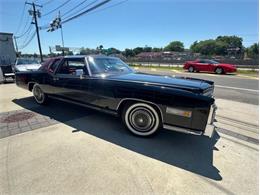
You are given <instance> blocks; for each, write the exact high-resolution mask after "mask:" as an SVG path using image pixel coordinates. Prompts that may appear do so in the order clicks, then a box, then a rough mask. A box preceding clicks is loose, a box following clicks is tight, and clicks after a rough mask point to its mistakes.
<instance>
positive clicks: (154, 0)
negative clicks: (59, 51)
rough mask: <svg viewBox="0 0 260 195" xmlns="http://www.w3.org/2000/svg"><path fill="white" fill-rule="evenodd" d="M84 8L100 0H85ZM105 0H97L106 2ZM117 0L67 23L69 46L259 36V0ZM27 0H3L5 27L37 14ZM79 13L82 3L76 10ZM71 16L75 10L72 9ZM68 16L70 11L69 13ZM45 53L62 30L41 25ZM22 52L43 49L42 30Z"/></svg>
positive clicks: (0, 22) (49, 3) (14, 28)
mask: <svg viewBox="0 0 260 195" xmlns="http://www.w3.org/2000/svg"><path fill="white" fill-rule="evenodd" d="M27 1H28V2H30V0H27ZM34 1H35V3H37V4H40V5H43V7H42V8H40V12H41V14H42V15H44V14H46V13H48V12H49V11H51V10H53V9H55V8H56V7H58V6H60V5H61V4H63V3H64V2H66V1H68V0H34ZM83 1H84V0H70V1H68V2H67V3H66V4H65V5H64V6H62V7H61V8H60V9H59V10H60V12H61V15H63V14H64V13H65V12H67V11H68V10H70V9H72V8H73V7H74V6H75V5H77V4H79V3H80V2H83ZM85 1H86V2H85V3H84V4H82V6H81V7H79V8H78V9H81V8H83V6H84V5H87V4H88V3H91V2H93V1H94V0H85ZM101 1H103V0H97V2H101ZM122 1H123V0H112V1H111V2H109V3H108V4H106V5H104V6H103V7H101V8H99V9H97V10H99V11H94V12H90V13H88V14H86V15H83V16H81V17H79V18H77V19H75V20H72V21H70V22H68V23H66V24H64V25H63V34H64V44H65V46H66V47H78V48H80V47H88V48H96V47H97V46H99V45H103V46H104V48H109V47H115V48H118V49H120V50H124V49H125V48H135V47H138V46H141V47H144V46H146V45H147V46H150V47H165V46H166V45H167V44H168V43H169V42H171V41H175V40H178V41H182V42H183V43H184V46H185V48H189V47H190V45H191V44H192V43H193V42H194V41H196V40H205V39H214V38H216V37H217V36H219V35H237V36H240V37H242V38H243V40H244V41H243V44H244V45H245V46H249V45H252V44H253V43H255V42H258V34H259V31H258V30H259V16H258V14H259V5H258V0H127V1H125V2H123V3H121V4H119V5H117V6H112V7H110V8H107V9H103V8H105V7H108V6H111V5H114V4H117V3H119V2H122ZM24 3H25V0H0V32H9V33H14V34H15V35H16V36H19V35H21V34H23V32H24V31H26V30H27V27H28V26H29V25H27V26H26V25H25V24H26V23H27V21H29V20H30V19H31V16H29V14H28V10H29V9H31V6H30V5H26V6H25V11H24V12H23V8H24ZM75 13H79V11H78V10H77V9H76V10H74V11H72V12H71V13H70V14H72V15H74V14H75ZM57 14H58V10H57V11H55V12H53V13H51V14H49V15H46V16H42V17H41V18H39V21H38V22H39V26H44V25H46V24H49V23H50V21H51V20H53V19H54V18H55V16H57ZM67 16H69V14H68V15H67ZM63 18H64V17H63ZM34 30H35V27H34V26H32V29H31V31H29V32H28V33H26V34H25V36H23V37H21V38H20V39H18V40H17V41H18V47H23V45H24V43H26V40H29V39H30V37H31V36H32V34H33V32H34ZM40 39H41V44H42V50H43V53H45V54H47V53H49V46H52V47H53V46H55V45H61V32H60V30H56V31H54V32H46V30H41V31H40ZM22 53H39V52H38V45H37V39H36V36H35V37H34V39H33V40H32V41H31V42H30V44H29V45H28V46H27V47H25V48H24V49H22Z"/></svg>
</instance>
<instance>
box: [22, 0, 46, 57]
mask: <svg viewBox="0 0 260 195" xmlns="http://www.w3.org/2000/svg"><path fill="white" fill-rule="evenodd" d="M26 4H29V5H31V6H32V8H33V10H29V14H30V15H32V16H33V19H34V23H33V24H35V29H36V34H37V40H38V46H39V52H40V57H41V62H43V58H42V48H41V41H40V34H39V27H38V21H37V17H41V13H40V11H39V10H36V6H37V7H42V6H41V5H37V4H35V3H34V2H33V3H28V2H26Z"/></svg>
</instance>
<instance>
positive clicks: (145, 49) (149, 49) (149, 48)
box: [143, 46, 152, 52]
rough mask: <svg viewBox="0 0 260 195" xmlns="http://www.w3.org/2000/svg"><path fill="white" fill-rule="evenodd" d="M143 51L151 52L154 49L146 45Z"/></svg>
mask: <svg viewBox="0 0 260 195" xmlns="http://www.w3.org/2000/svg"><path fill="white" fill-rule="evenodd" d="M143 51H144V52H151V51H152V47H148V46H145V47H144V48H143Z"/></svg>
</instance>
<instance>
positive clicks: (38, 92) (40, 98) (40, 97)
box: [32, 84, 48, 104]
mask: <svg viewBox="0 0 260 195" xmlns="http://www.w3.org/2000/svg"><path fill="white" fill-rule="evenodd" d="M32 92H33V97H34V99H35V101H36V102H37V103H38V104H45V103H46V102H47V98H48V97H47V95H46V94H45V93H44V92H43V91H42V89H41V88H40V86H39V85H38V84H34V85H33V90H32Z"/></svg>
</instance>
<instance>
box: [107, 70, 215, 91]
mask: <svg viewBox="0 0 260 195" xmlns="http://www.w3.org/2000/svg"><path fill="white" fill-rule="evenodd" d="M109 79H112V80H118V81H127V82H137V83H144V84H149V85H155V86H164V87H170V88H177V89H184V90H189V91H194V92H195V91H197V92H203V91H204V90H207V89H208V88H211V87H213V84H214V83H213V82H211V81H206V80H201V79H195V78H189V77H173V76H162V75H153V74H146V73H130V74H121V75H112V76H109Z"/></svg>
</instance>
